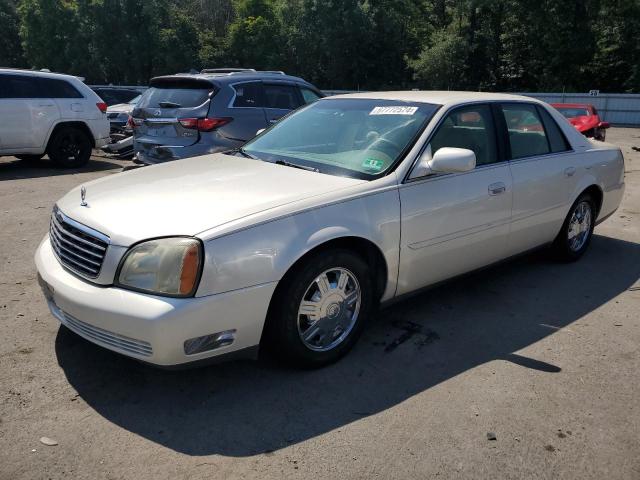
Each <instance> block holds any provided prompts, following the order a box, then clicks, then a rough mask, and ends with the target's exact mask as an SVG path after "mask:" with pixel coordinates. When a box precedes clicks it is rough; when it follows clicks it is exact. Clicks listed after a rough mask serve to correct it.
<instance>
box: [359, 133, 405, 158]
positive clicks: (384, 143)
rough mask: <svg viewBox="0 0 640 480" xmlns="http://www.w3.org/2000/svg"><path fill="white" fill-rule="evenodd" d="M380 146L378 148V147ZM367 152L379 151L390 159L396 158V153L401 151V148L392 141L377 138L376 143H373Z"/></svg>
mask: <svg viewBox="0 0 640 480" xmlns="http://www.w3.org/2000/svg"><path fill="white" fill-rule="evenodd" d="M378 145H380V146H378ZM367 150H380V151H382V152H383V153H386V154H387V155H389V157H391V158H395V157H397V156H398V153H400V152H401V151H402V147H401V146H400V145H398V144H397V143H396V142H394V141H393V140H389V139H388V138H384V137H379V138H378V139H377V140H376V141H374V142H373V143H372V144H371V145H369V148H367Z"/></svg>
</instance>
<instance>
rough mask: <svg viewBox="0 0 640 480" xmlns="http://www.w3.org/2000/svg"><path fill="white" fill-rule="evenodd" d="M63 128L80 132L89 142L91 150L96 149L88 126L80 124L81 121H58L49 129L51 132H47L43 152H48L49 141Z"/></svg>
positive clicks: (94, 140)
mask: <svg viewBox="0 0 640 480" xmlns="http://www.w3.org/2000/svg"><path fill="white" fill-rule="evenodd" d="M65 127H74V128H77V129H79V130H82V131H83V132H84V133H85V134H86V135H87V137H88V138H89V141H90V142H91V148H96V139H95V138H94V136H93V132H92V131H91V129H90V128H89V125H87V124H86V123H84V122H82V121H78V120H74V121H60V122H58V123H56V124H55V125H54V126H53V128H52V129H51V132H49V136H48V138H47V144H46V147H45V151H48V150H49V146H50V144H51V140H52V139H53V138H54V137H55V134H56V133H57V132H58V131H59V130H60V129H62V128H65Z"/></svg>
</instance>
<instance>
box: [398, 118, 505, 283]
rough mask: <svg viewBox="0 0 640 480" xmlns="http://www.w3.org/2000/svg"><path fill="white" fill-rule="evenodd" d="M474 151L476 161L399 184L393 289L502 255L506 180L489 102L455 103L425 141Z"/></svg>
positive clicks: (438, 278) (448, 274) (429, 280)
mask: <svg viewBox="0 0 640 480" xmlns="http://www.w3.org/2000/svg"><path fill="white" fill-rule="evenodd" d="M442 147H457V148H466V149H469V150H473V151H474V153H475V154H476V168H475V169H474V170H472V171H469V172H464V173H456V174H437V175H427V176H424V177H421V178H418V179H412V180H410V181H408V182H407V183H404V184H403V185H401V186H400V203H401V209H402V240H401V245H400V269H399V279H398V290H397V294H398V295H400V294H403V293H407V292H410V291H412V290H415V289H417V288H420V287H423V286H426V285H430V284H433V283H436V282H439V281H441V280H445V279H447V278H450V277H453V276H455V275H458V274H461V273H464V272H466V271H470V270H473V269H476V268H479V267H482V266H484V265H487V264H490V263H492V262H495V261H497V260H499V259H501V258H503V257H504V256H505V253H506V245H507V243H506V242H507V238H508V234H509V222H510V219H511V203H512V179H511V172H510V169H509V165H508V163H507V162H505V161H502V160H503V158H502V155H500V154H499V151H498V148H497V145H496V128H495V124H494V118H493V114H492V109H491V108H490V107H489V106H488V105H471V106H465V107H462V108H457V109H455V110H453V111H452V112H451V113H449V114H448V115H447V116H446V117H445V119H444V121H443V122H441V124H440V126H439V127H438V129H437V131H436V133H435V134H434V136H433V137H432V138H431V140H430V143H429V146H428V148H431V151H432V152H433V153H435V152H436V151H437V150H438V149H439V148H442Z"/></svg>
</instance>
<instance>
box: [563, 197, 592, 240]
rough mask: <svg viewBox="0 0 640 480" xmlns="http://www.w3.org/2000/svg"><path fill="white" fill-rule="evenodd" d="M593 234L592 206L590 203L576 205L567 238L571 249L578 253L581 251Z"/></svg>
mask: <svg viewBox="0 0 640 480" xmlns="http://www.w3.org/2000/svg"><path fill="white" fill-rule="evenodd" d="M590 232H591V206H590V205H589V203H588V202H580V203H579V204H578V205H576V208H575V209H574V210H573V215H571V220H569V229H568V231H567V237H568V240H569V248H570V249H571V250H572V251H574V252H577V251H579V250H580V249H581V248H582V247H583V246H584V244H585V243H586V241H587V239H588V238H589V233H590Z"/></svg>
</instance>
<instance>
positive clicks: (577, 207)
mask: <svg viewBox="0 0 640 480" xmlns="http://www.w3.org/2000/svg"><path fill="white" fill-rule="evenodd" d="M596 212H597V210H596V203H595V201H594V200H593V197H592V196H591V195H589V194H588V193H583V194H582V195H580V197H578V199H577V200H576V201H575V203H574V204H573V205H572V206H571V209H570V210H569V213H568V214H567V218H566V219H565V221H564V223H563V224H562V228H561V229H560V233H558V236H557V237H556V239H555V241H554V242H553V250H554V252H555V254H556V256H557V257H558V259H559V260H562V261H565V262H575V261H576V260H578V259H579V258H580V257H582V255H584V252H586V251H587V248H588V247H589V243H591V237H592V236H593V228H594V227H595V224H596Z"/></svg>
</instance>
